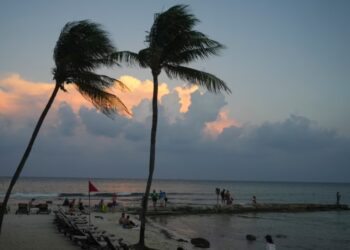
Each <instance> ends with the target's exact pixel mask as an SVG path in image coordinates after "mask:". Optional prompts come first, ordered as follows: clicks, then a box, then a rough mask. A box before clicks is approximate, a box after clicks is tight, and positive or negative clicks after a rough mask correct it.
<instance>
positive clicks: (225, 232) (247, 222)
mask: <svg viewBox="0 0 350 250" xmlns="http://www.w3.org/2000/svg"><path fill="white" fill-rule="evenodd" d="M92 182H93V183H94V185H95V186H96V187H97V188H98V189H99V192H98V193H93V196H92V199H93V200H95V201H96V202H97V201H98V200H100V199H106V200H110V199H111V197H112V195H113V193H117V195H118V202H120V203H122V204H123V205H125V206H136V205H137V206H138V205H139V204H140V201H141V196H142V193H143V191H144V188H145V185H146V181H145V180H133V179H130V180H129V179H116V180H112V179H94V180H92ZM8 183H9V179H8V178H0V197H3V196H4V193H5V191H6V188H7V185H8ZM216 187H218V188H220V189H222V188H225V189H226V190H227V189H228V190H230V193H231V194H233V197H234V203H238V204H243V205H244V204H249V203H250V202H251V198H252V196H253V195H255V196H256V197H257V201H258V202H261V203H322V204H334V203H335V202H336V192H340V194H341V203H342V204H347V205H350V184H349V183H292V182H241V181H197V180H154V182H153V185H152V189H155V190H157V191H159V190H163V191H165V192H166V193H167V197H168V198H169V202H170V203H172V204H178V205H191V206H196V205H214V204H216V202H217V197H216V194H215V188H216ZM87 196H88V179H70V178H21V179H20V180H19V181H18V183H17V184H16V186H15V189H14V191H13V193H12V196H11V199H12V201H13V200H26V199H30V198H36V199H38V200H51V199H57V198H58V199H62V200H63V199H64V198H65V197H68V198H70V199H72V198H83V199H87ZM151 219H152V222H153V223H155V224H157V225H158V226H159V227H160V228H162V227H164V228H166V229H167V230H168V231H169V232H170V233H171V234H173V235H176V236H177V237H183V238H192V237H204V238H206V239H208V240H209V241H210V243H211V248H210V249H223V250H225V249H237V250H243V249H247V250H253V249H265V243H264V236H265V235H266V234H270V235H272V236H273V238H274V241H275V243H276V246H277V249H278V250H280V249H317V250H319V249H322V250H323V249H330V250H333V249H341V250H347V249H349V250H350V237H349V235H350V211H332V212H309V213H256V214H254V213H252V214H235V215H229V214H223V215H184V216H159V217H152V218H151ZM247 234H253V235H255V236H256V237H257V240H256V241H255V242H252V243H250V242H248V241H246V239H245V236H246V235H247Z"/></svg>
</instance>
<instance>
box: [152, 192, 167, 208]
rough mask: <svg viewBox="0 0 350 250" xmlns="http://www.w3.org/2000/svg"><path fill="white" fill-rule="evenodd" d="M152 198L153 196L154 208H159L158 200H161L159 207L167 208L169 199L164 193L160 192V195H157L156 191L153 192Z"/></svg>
mask: <svg viewBox="0 0 350 250" xmlns="http://www.w3.org/2000/svg"><path fill="white" fill-rule="evenodd" d="M150 196H151V199H152V202H153V207H154V208H156V207H157V202H158V200H159V206H161V207H166V204H167V202H168V197H167V195H166V193H165V192H164V191H162V190H160V191H159V193H157V192H156V190H153V192H152V193H151V195H150Z"/></svg>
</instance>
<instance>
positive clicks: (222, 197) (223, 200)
mask: <svg viewBox="0 0 350 250" xmlns="http://www.w3.org/2000/svg"><path fill="white" fill-rule="evenodd" d="M220 195H221V204H224V203H225V188H224V189H223V190H221V193H220Z"/></svg>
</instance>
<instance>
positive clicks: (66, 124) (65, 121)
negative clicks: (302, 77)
mask: <svg viewBox="0 0 350 250" xmlns="http://www.w3.org/2000/svg"><path fill="white" fill-rule="evenodd" d="M58 119H59V123H60V126H59V128H60V129H61V132H62V134H63V135H66V136H71V135H73V132H74V129H75V128H76V127H77V126H78V119H77V117H76V115H75V114H74V113H73V110H72V108H71V107H70V106H69V105H68V104H66V103H62V104H61V105H60V107H59V109H58Z"/></svg>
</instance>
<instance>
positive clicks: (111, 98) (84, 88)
mask: <svg viewBox="0 0 350 250" xmlns="http://www.w3.org/2000/svg"><path fill="white" fill-rule="evenodd" d="M75 86H76V87H77V89H78V91H79V92H80V93H81V94H82V96H83V97H84V98H85V99H87V100H88V101H90V102H91V103H92V104H93V105H94V106H95V107H96V109H98V110H100V111H101V112H102V113H103V114H105V115H107V116H108V117H110V118H113V114H115V113H117V112H118V113H120V114H126V115H129V116H131V113H130V111H129V110H128V108H127V107H126V106H125V105H124V103H123V102H122V101H121V100H120V99H119V98H118V97H117V96H115V95H113V94H111V93H108V92H107V91H105V90H103V89H101V88H98V87H97V86H96V85H93V84H87V83H84V84H76V85H75Z"/></svg>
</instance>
